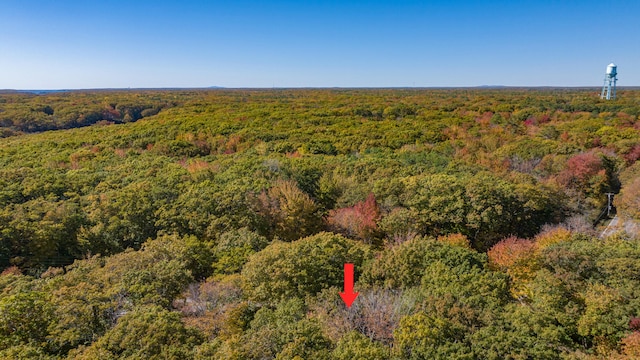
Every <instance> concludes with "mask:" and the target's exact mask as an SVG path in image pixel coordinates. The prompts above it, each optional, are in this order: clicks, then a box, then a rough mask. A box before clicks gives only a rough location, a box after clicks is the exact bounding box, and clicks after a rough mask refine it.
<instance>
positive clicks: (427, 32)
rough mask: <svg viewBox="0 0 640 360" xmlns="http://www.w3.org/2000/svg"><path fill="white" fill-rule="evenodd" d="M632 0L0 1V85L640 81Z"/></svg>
mask: <svg viewBox="0 0 640 360" xmlns="http://www.w3.org/2000/svg"><path fill="white" fill-rule="evenodd" d="M639 16H640V1H637V0H627V1H622V0H618V1H602V0H601V1H594V0H557V1H550V0H537V1H518V0H512V1H463V0H448V1H446V0H443V1H428V0H423V1H409V0H396V1H352V0H343V1H303V0H299V1H249V0H233V1H216V0H209V1H189V0H183V1H165V0H155V1H148V0H102V1H94V0H84V1H80V0H59V1H51V0H2V1H0V89H2V88H12V89H75V88H112V87H117V88H127V87H132V88H137V87H207V86H224V87H396V86H425V87H431V86H480V85H509V86H601V84H602V80H603V77H604V72H605V68H606V66H607V64H608V63H609V62H611V61H613V62H615V63H616V64H617V65H618V73H619V79H620V80H619V82H618V84H619V85H622V86H638V85H640V25H639V22H638V21H639V18H638V17H639Z"/></svg>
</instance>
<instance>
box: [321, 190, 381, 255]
mask: <svg viewBox="0 0 640 360" xmlns="http://www.w3.org/2000/svg"><path fill="white" fill-rule="evenodd" d="M380 217H381V216H380V208H379V207H378V203H377V202H376V197H375V195H373V193H370V194H369V195H368V196H367V198H366V200H364V201H360V202H358V203H356V204H355V205H353V206H351V207H346V208H342V209H337V210H332V211H331V212H330V213H329V217H328V218H327V224H328V225H329V228H330V229H331V230H332V231H335V232H339V233H343V234H344V235H346V236H348V237H352V238H357V239H360V240H362V241H364V242H366V243H369V244H371V243H374V242H376V241H377V240H378V239H379V237H380V232H379V230H378V220H380Z"/></svg>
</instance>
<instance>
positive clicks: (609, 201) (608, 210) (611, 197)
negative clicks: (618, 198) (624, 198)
mask: <svg viewBox="0 0 640 360" xmlns="http://www.w3.org/2000/svg"><path fill="white" fill-rule="evenodd" d="M613 195H614V194H613V193H610V192H608V193H607V216H609V215H611V199H613Z"/></svg>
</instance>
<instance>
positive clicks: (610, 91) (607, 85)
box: [600, 63, 618, 100]
mask: <svg viewBox="0 0 640 360" xmlns="http://www.w3.org/2000/svg"><path fill="white" fill-rule="evenodd" d="M616 75H618V67H617V66H616V64H614V63H611V64H609V65H607V73H606V74H605V75H604V86H603V87H602V94H600V98H601V99H607V100H611V99H615V98H616V82H617V81H618V78H616Z"/></svg>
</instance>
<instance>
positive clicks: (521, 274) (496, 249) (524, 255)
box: [487, 236, 538, 298]
mask: <svg viewBox="0 0 640 360" xmlns="http://www.w3.org/2000/svg"><path fill="white" fill-rule="evenodd" d="M487 255H488V256H489V265H490V266H491V267H492V268H494V269H496V270H502V271H504V272H506V273H507V274H508V275H509V276H510V277H511V279H512V281H513V283H512V286H511V293H512V294H513V295H514V296H515V297H516V298H522V297H526V296H527V289H526V285H527V284H528V282H529V281H530V280H531V279H533V277H534V274H535V272H536V270H537V268H538V265H537V261H536V243H534V242H533V241H531V240H528V239H521V238H518V237H515V236H510V237H508V238H506V239H503V240H501V241H500V242H499V243H497V244H495V245H494V246H493V247H492V248H491V249H490V250H489V252H488V253H487Z"/></svg>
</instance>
